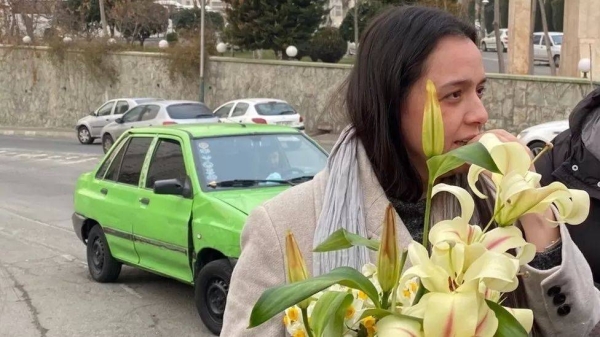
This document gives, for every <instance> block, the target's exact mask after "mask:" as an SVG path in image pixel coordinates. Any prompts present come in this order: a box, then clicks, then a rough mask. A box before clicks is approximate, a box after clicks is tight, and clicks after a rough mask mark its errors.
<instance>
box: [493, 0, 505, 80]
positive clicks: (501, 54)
mask: <svg viewBox="0 0 600 337" xmlns="http://www.w3.org/2000/svg"><path fill="white" fill-rule="evenodd" d="M494 33H495V35H496V52H497V53H498V70H499V71H500V73H504V72H505V71H504V46H503V45H502V41H501V40H500V0H496V1H494Z"/></svg>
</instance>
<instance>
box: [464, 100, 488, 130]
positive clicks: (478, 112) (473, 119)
mask: <svg viewBox="0 0 600 337" xmlns="http://www.w3.org/2000/svg"><path fill="white" fill-rule="evenodd" d="M488 117H489V116H488V112H487V110H486V109H485V107H484V106H483V102H482V101H481V99H480V98H479V97H477V96H476V98H475V99H473V102H472V104H470V107H469V111H468V112H467V115H466V116H465V122H467V124H480V125H484V124H485V123H487V121H488Z"/></svg>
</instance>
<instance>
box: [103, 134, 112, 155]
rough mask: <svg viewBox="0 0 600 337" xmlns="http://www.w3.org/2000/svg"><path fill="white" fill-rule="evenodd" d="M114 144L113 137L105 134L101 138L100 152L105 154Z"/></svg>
mask: <svg viewBox="0 0 600 337" xmlns="http://www.w3.org/2000/svg"><path fill="white" fill-rule="evenodd" d="M114 143H115V141H114V140H113V137H112V136H111V135H110V134H108V133H107V134H105V135H104V136H102V151H104V153H107V152H108V150H110V148H111V147H112V146H113V144H114Z"/></svg>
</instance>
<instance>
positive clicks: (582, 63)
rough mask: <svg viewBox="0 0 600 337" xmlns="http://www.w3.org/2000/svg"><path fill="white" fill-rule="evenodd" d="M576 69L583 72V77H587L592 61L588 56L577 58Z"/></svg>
mask: <svg viewBox="0 0 600 337" xmlns="http://www.w3.org/2000/svg"><path fill="white" fill-rule="evenodd" d="M577 69H579V71H581V72H582V73H583V78H587V73H589V72H590V70H591V69H592V61H591V60H590V59H589V58H582V59H581V60H579V64H578V65H577Z"/></svg>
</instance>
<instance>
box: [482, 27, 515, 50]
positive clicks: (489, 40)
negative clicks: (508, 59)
mask: <svg viewBox="0 0 600 337" xmlns="http://www.w3.org/2000/svg"><path fill="white" fill-rule="evenodd" d="M500 42H501V43H502V48H503V50H502V51H507V50H508V29H500ZM479 46H480V48H481V50H483V51H496V32H494V31H492V32H491V33H488V34H487V35H486V36H485V37H484V38H482V39H481V41H480V42H479Z"/></svg>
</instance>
